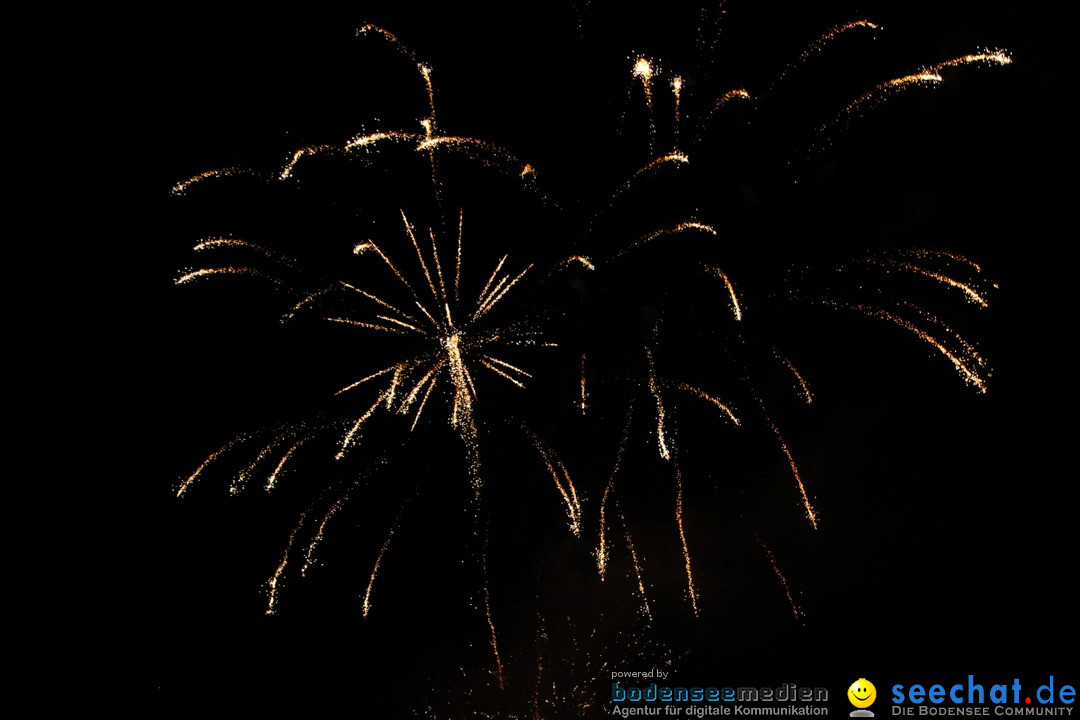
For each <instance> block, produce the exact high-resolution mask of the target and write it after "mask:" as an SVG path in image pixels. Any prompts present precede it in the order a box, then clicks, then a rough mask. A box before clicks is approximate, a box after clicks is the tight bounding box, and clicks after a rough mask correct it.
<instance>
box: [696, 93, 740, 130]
mask: <svg viewBox="0 0 1080 720" xmlns="http://www.w3.org/2000/svg"><path fill="white" fill-rule="evenodd" d="M750 99H751V98H750V93H748V92H747V91H746V89H745V88H735V89H733V90H728V91H727V92H725V93H724V94H723V95H721V96H720V97H718V98H717V99H716V102H714V103H713V106H712V107H711V108H710V109H709V113H708V115H706V116H705V122H703V123H701V128H700V130H699V132H698V141H699V142H700V141H701V139H702V137H703V135H704V132H705V129H706V128H707V127H708V126H709V125H710V124H711V123H712V120H713V117H715V115H716V113H718V112H720V110H721V108H724V107H726V106H727V104H728V103H730V102H731V101H732V100H750Z"/></svg>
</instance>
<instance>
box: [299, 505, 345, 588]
mask: <svg viewBox="0 0 1080 720" xmlns="http://www.w3.org/2000/svg"><path fill="white" fill-rule="evenodd" d="M347 497H348V495H343V496H341V497H339V498H338V499H337V500H336V501H335V502H334V504H333V505H331V506H330V509H329V510H327V511H326V514H324V515H323V517H322V520H321V521H320V522H319V529H318V530H316V532H315V537H314V538H312V540H311V543H310V544H309V545H308V547H307V551H306V552H305V553H304V566H303V567H302V568H300V577H306V576H307V571H308V568H310V567H311V566H312V565H314V564H315V549H316V548H317V547H318V546H319V544H320V543H322V540H323V531H325V530H326V524H327V523H328V522H330V518H332V517H333V516H334V515H335V514H336V513H337V512H338V511H339V510H341V508H342V507H343V506H344V505H345V499H346V498H347Z"/></svg>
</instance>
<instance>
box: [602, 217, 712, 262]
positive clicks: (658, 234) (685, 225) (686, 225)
mask: <svg viewBox="0 0 1080 720" xmlns="http://www.w3.org/2000/svg"><path fill="white" fill-rule="evenodd" d="M688 230H697V231H700V232H703V233H707V234H709V235H712V236H714V237H715V236H716V235H717V232H716V228H714V227H713V226H712V225H706V224H705V223H700V222H697V221H694V220H688V221H686V222H681V223H679V224H678V225H673V226H671V227H668V228H663V229H661V230H654V231H653V232H651V233H649V234H648V235H645V236H644V237H641V238H639V239H638V240H636V241H635V242H634V243H632V244H631V245H629V246H628V247H626V248H624V249H623V250H621V251H619V252H618V253H617V254H616V255H615V257H621V256H623V255H625V254H626V253H628V252H630V251H632V250H636V249H637V248H639V247H641V246H642V245H645V244H647V243H651V242H652V241H654V240H657V239H659V238H662V237H668V236H671V235H678V234H679V233H683V232H686V231H688Z"/></svg>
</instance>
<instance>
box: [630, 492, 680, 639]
mask: <svg viewBox="0 0 1080 720" xmlns="http://www.w3.org/2000/svg"><path fill="white" fill-rule="evenodd" d="M615 509H616V510H618V512H619V522H620V523H621V524H622V528H623V538H624V539H625V540H626V549H627V550H628V551H629V552H630V562H631V563H632V565H633V567H634V578H635V579H636V580H637V589H638V597H639V598H641V612H642V614H644V615H645V617H647V618H648V619H649V620H650V621H651V620H652V619H653V617H652V609H651V608H650V607H649V596H648V595H647V594H646V593H645V581H644V579H643V578H642V573H641V563H640V562H639V561H638V555H637V551H636V550H635V549H634V539H633V538H632V537H630V527H629V526H628V525H627V524H626V517H625V516H624V515H623V512H622V508H621V507H620V506H619V501H618V500H616V501H615ZM679 530H680V532H681V531H682V525H681V522H680V526H679ZM683 548H684V550H685V548H686V544H685V542H684V543H683ZM686 569H687V572H689V570H690V556H689V554H687V556H686ZM690 590H691V593H693V583H692V581H691V586H690ZM691 597H693V595H691ZM694 614H695V615H696V614H697V609H696V602H695V610H694Z"/></svg>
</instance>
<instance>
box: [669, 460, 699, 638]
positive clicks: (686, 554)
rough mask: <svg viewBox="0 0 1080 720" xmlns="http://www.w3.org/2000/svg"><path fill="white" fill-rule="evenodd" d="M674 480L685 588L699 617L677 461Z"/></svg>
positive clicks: (680, 471) (680, 476)
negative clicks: (684, 569)
mask: <svg viewBox="0 0 1080 720" xmlns="http://www.w3.org/2000/svg"><path fill="white" fill-rule="evenodd" d="M675 482H676V487H677V490H676V496H675V522H676V524H677V525H678V526H679V541H680V542H681V543H682V553H683V560H685V561H686V589H687V591H688V592H689V593H690V605H691V607H693V609H694V617H699V614H698V597H697V591H696V590H695V589H694V572H693V570H692V569H691V568H690V548H689V547H688V546H687V544H686V531H685V530H684V529H683V479H682V468H680V467H679V463H675Z"/></svg>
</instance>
